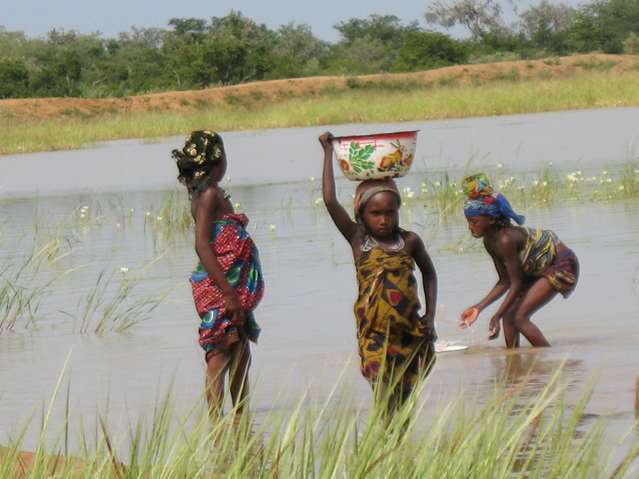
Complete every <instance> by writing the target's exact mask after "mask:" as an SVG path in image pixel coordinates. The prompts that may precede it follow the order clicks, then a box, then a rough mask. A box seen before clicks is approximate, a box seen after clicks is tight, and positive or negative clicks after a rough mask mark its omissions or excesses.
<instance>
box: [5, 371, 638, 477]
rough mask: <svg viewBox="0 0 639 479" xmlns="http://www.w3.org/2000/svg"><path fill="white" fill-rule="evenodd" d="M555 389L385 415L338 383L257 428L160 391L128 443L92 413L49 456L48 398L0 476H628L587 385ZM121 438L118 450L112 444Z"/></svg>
mask: <svg viewBox="0 0 639 479" xmlns="http://www.w3.org/2000/svg"><path fill="white" fill-rule="evenodd" d="M62 382H63V381H62V379H60V380H59V381H58V384H57V386H56V392H58V391H59V390H60V389H62ZM526 382H527V381H525V380H524V381H522V383H523V384H525V383H526ZM517 384H519V383H517ZM561 384H562V381H561V373H560V371H558V372H557V373H556V374H555V375H554V376H553V377H551V378H549V382H548V384H547V386H546V387H545V389H544V390H543V391H541V392H538V393H535V394H532V397H531V396H530V392H528V391H526V392H525V393H526V394H525V396H524V395H522V393H523V392H524V391H523V390H522V388H521V386H517V385H515V384H506V383H504V384H501V385H499V386H496V388H495V390H494V393H493V394H492V396H490V397H489V398H488V399H487V400H485V401H483V402H482V403H481V404H480V403H479V402H478V401H477V400H476V398H475V400H472V398H469V396H468V395H465V394H463V393H460V394H459V396H458V397H457V398H456V399H454V400H452V401H450V402H447V403H441V402H440V403H438V402H437V401H436V400H435V399H434V398H432V397H430V398H426V399H425V402H424V401H423V399H420V398H419V396H418V395H413V396H411V397H410V398H409V399H408V401H407V403H406V404H405V405H404V407H402V408H401V409H400V410H398V412H397V413H396V414H395V416H393V418H392V420H390V421H389V420H387V416H386V404H387V398H385V397H383V395H382V396H381V399H380V400H379V402H378V403H376V404H375V405H373V406H372V407H371V409H369V410H367V411H366V410H363V409H362V407H361V406H357V405H355V404H354V403H353V402H352V401H351V400H349V399H348V398H347V396H346V395H344V394H340V393H338V392H337V391H339V390H340V387H339V385H336V386H335V388H334V391H333V393H332V394H331V395H329V398H328V399H327V400H326V401H325V402H323V403H320V404H317V403H316V402H314V401H312V400H311V399H309V398H308V397H306V396H302V397H301V398H300V400H299V401H298V403H297V406H295V407H293V408H292V409H290V410H284V411H271V412H270V413H269V414H268V415H267V416H266V418H265V419H263V420H261V422H260V425H259V427H256V428H254V429H253V428H252V427H251V424H252V423H253V422H254V421H253V419H252V418H251V417H250V416H249V415H243V416H238V415H236V414H235V411H230V412H229V414H227V415H225V416H223V417H222V418H220V419H219V420H216V421H214V422H212V421H210V420H209V419H208V417H206V415H205V413H204V412H203V409H204V408H203V407H202V405H201V404H195V405H193V412H191V413H189V414H187V415H185V416H182V417H179V416H177V414H176V412H175V403H174V401H173V399H172V397H171V395H170V394H167V395H166V396H165V397H164V399H163V400H161V401H159V402H158V404H157V405H156V407H155V409H154V411H153V414H152V417H151V420H150V424H148V423H147V422H146V421H145V418H143V417H141V418H139V419H138V420H135V421H133V420H130V425H129V431H130V432H129V434H128V437H126V438H119V437H114V436H113V435H112V433H111V432H110V431H109V426H108V424H107V423H106V421H104V420H103V417H102V416H101V415H98V418H97V419H96V421H95V423H96V424H98V426H96V431H95V432H93V431H91V432H87V431H86V430H82V431H81V432H80V441H79V442H80V445H81V446H80V450H79V451H74V453H75V455H74V456H70V455H68V454H67V455H66V456H61V457H52V456H51V454H57V453H58V452H60V451H67V453H69V451H68V449H67V446H66V440H65V438H68V435H69V433H70V431H69V424H68V415H69V403H70V401H69V398H67V410H66V414H67V420H66V423H65V426H64V431H62V432H61V433H60V434H58V435H57V436H56V437H59V438H61V439H59V441H58V442H57V443H53V444H51V441H46V440H45V439H44V437H45V434H46V433H47V427H48V423H49V417H50V414H51V411H52V404H53V403H54V401H55V394H54V399H52V400H51V403H50V405H49V407H48V408H47V410H46V413H43V416H44V417H43V420H42V421H41V423H42V426H41V435H42V439H41V440H40V441H39V445H38V448H37V450H36V454H35V458H34V463H33V464H32V465H31V467H30V468H29V469H25V466H24V465H23V464H21V461H20V459H19V457H20V456H19V451H20V449H21V444H22V441H23V438H24V431H26V430H27V426H25V427H24V428H23V429H22V431H21V432H20V433H19V434H17V436H16V438H15V439H14V440H13V441H12V442H11V443H10V444H9V446H8V448H7V449H6V450H5V451H4V454H3V457H2V460H1V462H0V477H23V476H21V473H24V472H26V473H28V474H29V475H28V477H30V478H33V479H39V478H45V477H56V478H71V477H73V478H80V477H92V478H96V479H101V478H105V479H106V478H117V479H123V478H147V477H148V478H150V477H153V478H167V479H169V478H222V477H223V478H228V479H233V478H247V477H250V478H265V479H266V478H282V479H284V478H318V479H319V478H349V479H358V478H362V479H364V478H366V479H376V478H384V479H385V478H388V477H398V478H402V479H403V478H407V479H408V478H431V477H432V478H442V479H457V478H460V477H467V478H473V479H484V478H485V479H511V478H520V477H521V478H523V477H526V478H531V479H541V478H543V479H555V478H557V479H558V478H566V477H575V478H585V477H587V478H589V479H598V478H611V479H613V478H614V479H622V478H624V477H629V467H630V465H631V463H632V461H633V460H634V459H635V458H636V457H637V454H638V453H639V448H638V447H637V444H636V441H635V444H634V445H632V444H631V445H630V448H629V451H628V453H627V454H625V456H623V458H622V459H621V461H619V460H618V461H617V462H616V463H611V462H610V461H609V460H608V459H607V458H608V454H609V453H610V452H612V451H610V450H606V449H605V448H604V447H605V446H606V445H608V446H609V445H610V444H612V443H611V442H608V443H607V444H606V443H604V442H603V438H602V434H603V432H604V430H605V423H603V422H602V421H599V422H595V423H594V424H589V425H587V424H586V422H585V419H586V415H585V411H586V406H587V404H588V398H589V394H588V391H586V393H585V394H584V395H583V396H582V398H581V399H579V400H578V401H577V402H576V403H573V404H571V405H568V403H567V402H566V400H565V397H564V392H565V389H564V387H562V385H561ZM69 390H70V389H67V395H68V394H69V393H68V391H69ZM426 391H428V384H427V383H426ZM422 396H423V394H422ZM469 399H470V400H469ZM423 408H428V409H429V413H428V414H425V413H424V411H423ZM145 423H146V424H148V425H145ZM50 436H51V434H49V437H50ZM123 442H124V443H128V447H127V448H125V449H126V452H125V451H124V450H121V449H120V447H119V445H121V444H122V443H123ZM613 447H614V446H613ZM54 468H55V476H54V475H53V474H51V472H52V470H53V469H54Z"/></svg>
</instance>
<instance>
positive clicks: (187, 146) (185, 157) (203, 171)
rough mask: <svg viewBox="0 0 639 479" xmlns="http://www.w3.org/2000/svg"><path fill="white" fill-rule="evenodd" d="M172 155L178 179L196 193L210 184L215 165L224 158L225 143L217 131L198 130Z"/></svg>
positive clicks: (191, 191)
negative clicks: (210, 175)
mask: <svg viewBox="0 0 639 479" xmlns="http://www.w3.org/2000/svg"><path fill="white" fill-rule="evenodd" d="M171 156H172V157H173V158H174V159H175V163H176V165H177V168H178V177H177V179H178V180H179V182H180V183H182V184H183V185H184V186H186V189H187V190H188V191H189V193H194V192H198V191H202V190H203V189H204V188H206V186H208V181H209V174H210V172H211V169H212V168H213V165H215V164H217V163H219V162H220V161H222V159H223V158H224V143H223V142H222V137H221V136H220V135H218V134H217V133H215V132H211V131H207V130H198V131H194V132H192V133H191V134H190V135H189V136H188V137H187V138H186V140H185V142H184V148H182V149H181V150H173V151H172V152H171Z"/></svg>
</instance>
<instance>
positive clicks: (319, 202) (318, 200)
mask: <svg viewBox="0 0 639 479" xmlns="http://www.w3.org/2000/svg"><path fill="white" fill-rule="evenodd" d="M322 201H323V200H322V198H315V204H316V205H319V204H321V203H322Z"/></svg>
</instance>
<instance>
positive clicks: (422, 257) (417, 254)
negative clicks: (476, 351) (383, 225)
mask: <svg viewBox="0 0 639 479" xmlns="http://www.w3.org/2000/svg"><path fill="white" fill-rule="evenodd" d="M407 242H408V244H409V247H410V251H411V254H412V256H413V259H414V260H415V264H416V265H417V267H418V268H419V271H420V272H421V273H422V282H423V287H424V296H425V298H426V310H425V313H424V316H423V318H422V321H423V322H424V325H425V327H426V328H427V330H428V331H429V332H430V334H431V335H432V337H433V338H436V337H437V333H436V332H435V311H436V310H437V272H436V271H435V267H434V266H433V262H432V260H431V259H430V256H429V255H428V252H427V251H426V248H425V247H424V243H423V241H422V240H421V238H420V237H419V236H418V235H416V234H415V233H409V235H408V238H407Z"/></svg>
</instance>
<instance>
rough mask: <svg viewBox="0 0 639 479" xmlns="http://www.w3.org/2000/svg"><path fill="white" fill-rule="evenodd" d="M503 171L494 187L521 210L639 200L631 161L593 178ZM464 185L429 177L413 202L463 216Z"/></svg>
mask: <svg viewBox="0 0 639 479" xmlns="http://www.w3.org/2000/svg"><path fill="white" fill-rule="evenodd" d="M504 170H505V168H504V167H503V165H498V168H497V171H495V172H494V173H493V174H491V175H490V177H491V180H492V182H493V185H494V186H495V188H496V189H497V190H498V191H500V192H502V193H503V194H504V195H505V196H506V197H508V199H509V201H510V202H511V203H513V205H516V206H517V207H518V208H521V209H525V208H528V207H549V206H552V205H554V204H556V203H557V202H558V201H562V202H564V203H569V202H576V201H581V202H583V201H588V202H593V201H623V200H639V159H636V160H629V161H628V162H627V163H626V164H624V165H622V166H621V167H620V168H618V169H616V170H612V169H604V170H601V171H599V172H597V173H592V172H590V174H584V172H582V171H581V170H575V171H571V172H562V171H560V170H558V169H556V168H554V167H553V166H551V165H548V166H546V167H545V168H543V169H542V170H540V171H538V172H536V173H524V174H517V175H511V174H509V173H508V172H507V171H504ZM469 173H470V172H469ZM435 178H436V179H435ZM461 181H462V178H458V179H456V180H452V179H451V178H450V176H449V174H448V173H447V172H443V173H440V174H439V175H434V174H430V175H429V179H428V180H426V181H424V183H422V187H421V191H420V192H419V193H418V194H417V195H416V196H415V197H414V198H415V200H417V201H420V202H421V203H423V204H424V205H425V206H426V207H427V208H429V209H433V210H434V211H435V212H437V213H438V214H439V215H440V217H442V218H445V217H446V216H449V215H451V214H453V215H454V214H460V212H461V211H462V206H463V202H464V199H465V197H464V194H463V192H462V190H461Z"/></svg>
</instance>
